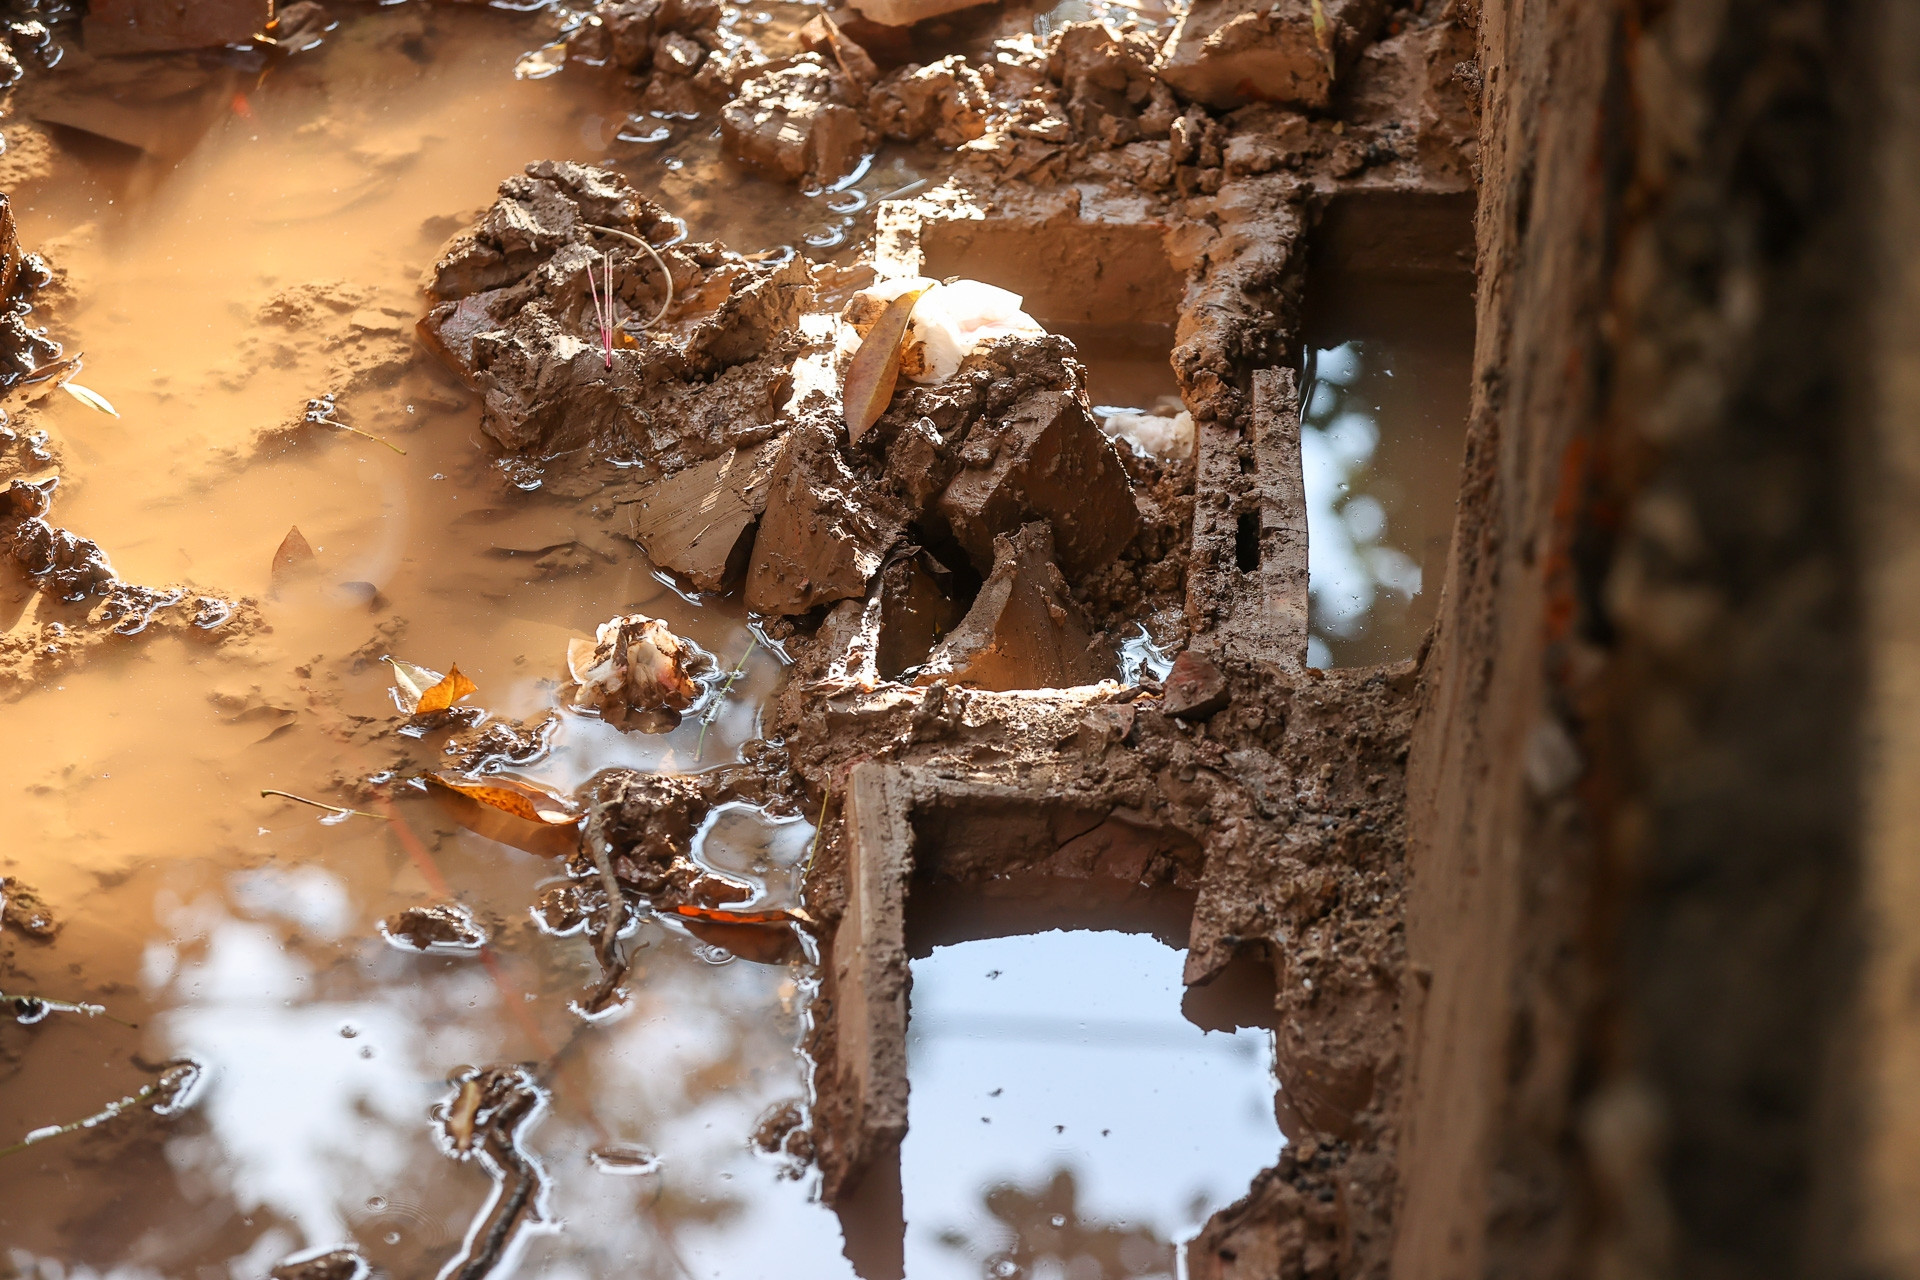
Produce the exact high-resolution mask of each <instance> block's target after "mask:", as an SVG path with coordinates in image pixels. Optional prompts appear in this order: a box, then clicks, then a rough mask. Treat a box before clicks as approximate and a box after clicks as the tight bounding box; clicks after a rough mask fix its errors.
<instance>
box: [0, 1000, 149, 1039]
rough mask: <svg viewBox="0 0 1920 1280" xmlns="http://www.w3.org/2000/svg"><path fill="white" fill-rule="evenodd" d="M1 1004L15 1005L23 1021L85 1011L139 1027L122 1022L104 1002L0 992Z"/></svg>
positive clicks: (95, 1016)
mask: <svg viewBox="0 0 1920 1280" xmlns="http://www.w3.org/2000/svg"><path fill="white" fill-rule="evenodd" d="M0 1004H10V1005H12V1006H13V1011H14V1016H15V1017H17V1018H19V1019H20V1020H21V1021H23V1022H38V1021H40V1019H41V1018H44V1017H45V1016H46V1015H47V1014H49V1013H83V1014H85V1015H86V1016H87V1017H89V1018H105V1019H106V1020H107V1021H108V1022H112V1023H117V1024H118V1025H120V1026H123V1027H126V1028H127V1029H128V1030H136V1029H137V1028H135V1027H134V1025H133V1024H132V1023H131V1022H121V1021H120V1019H118V1018H116V1017H114V1016H113V1015H112V1014H110V1013H108V1012H107V1007H106V1006H105V1005H102V1004H81V1003H75V1002H73V1001H70V1000H49V999H47V998H46V997H45V996H10V995H7V994H6V993H5V992H0Z"/></svg>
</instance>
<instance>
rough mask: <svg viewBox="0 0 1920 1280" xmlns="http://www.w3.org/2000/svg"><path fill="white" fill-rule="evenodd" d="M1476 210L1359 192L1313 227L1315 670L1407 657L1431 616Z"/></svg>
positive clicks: (1469, 360) (1310, 385)
mask: <svg viewBox="0 0 1920 1280" xmlns="http://www.w3.org/2000/svg"><path fill="white" fill-rule="evenodd" d="M1472 218H1473V206H1472V203H1471V201H1470V199H1468V198H1466V197H1453V196H1414V195H1380V196H1352V197H1348V198H1346V199H1344V200H1341V201H1337V202H1335V203H1334V204H1333V205H1332V206H1330V207H1329V208H1328V210H1327V212H1326V214H1325V215H1324V216H1323V218H1322V220H1321V223H1320V225H1319V227H1318V228H1317V230H1316V237H1315V249H1314V252H1313V255H1312V257H1311V258H1310V260H1309V265H1308V282H1307V294H1306V314H1305V325H1304V332H1305V338H1304V341H1303V343H1302V346H1303V350H1302V353H1301V371H1302V377H1301V386H1302V388H1303V394H1302V397H1301V422H1300V456H1301V464H1302V470H1303V471H1304V474H1305V481H1306V496H1307V521H1308V546H1309V566H1308V572H1309V576H1310V579H1311V591H1312V599H1311V607H1310V609H1309V627H1310V631H1311V635H1310V638H1309V640H1308V664H1309V665H1310V666H1316V667H1345V666H1364V665H1367V664H1370V663H1376V662H1391V661H1395V660H1398V659H1400V658H1405V657H1408V656H1410V655H1412V654H1413V653H1414V652H1415V651H1416V650H1417V649H1418V648H1419V645H1420V639H1421V637H1422V636H1423V635H1424V634H1425V633H1426V630H1427V628H1428V627H1429V626H1430V625H1431V624H1432V621H1433V616H1434V609H1435V608H1436V605H1437V602H1438V599H1439V591H1440V586H1441V581H1442V579H1443V577H1444V576H1445V573H1446V563H1447V548H1448V544H1449V542H1450V541H1451V538H1452V535H1453V516H1454V502H1455V498H1456V497H1457V495H1458V492H1459V485H1460V476H1459V472H1460V462H1461V457H1462V453H1463V451H1464V447H1465V440H1466V421H1467V401H1468V395H1469V391H1470V388H1471V380H1472V369H1473V333H1474V301H1473V299H1474V277H1473V272H1472V243H1473V241H1472V229H1473V228H1472ZM1243 563H1244V562H1243Z"/></svg>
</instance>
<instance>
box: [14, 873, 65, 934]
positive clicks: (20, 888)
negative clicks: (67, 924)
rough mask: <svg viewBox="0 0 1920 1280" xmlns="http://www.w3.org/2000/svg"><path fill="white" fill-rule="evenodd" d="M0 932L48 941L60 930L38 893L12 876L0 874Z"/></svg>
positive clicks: (57, 922)
mask: <svg viewBox="0 0 1920 1280" xmlns="http://www.w3.org/2000/svg"><path fill="white" fill-rule="evenodd" d="M0 931H4V932H13V933H20V934H24V935H26V936H27V937H29V938H31V939H33V940H34V941H35V942H51V941H53V938H54V935H55V934H57V933H59V932H60V922H59V921H58V920H56V919H54V916H53V912H52V911H51V910H49V909H48V907H47V904H46V903H44V902H42V901H41V900H40V895H39V894H37V893H35V892H34V891H33V890H32V889H30V888H28V887H27V886H26V885H24V884H22V883H21V882H20V881H19V880H17V879H15V878H14V877H12V876H0Z"/></svg>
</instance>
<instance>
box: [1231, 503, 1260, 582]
mask: <svg viewBox="0 0 1920 1280" xmlns="http://www.w3.org/2000/svg"><path fill="white" fill-rule="evenodd" d="M1233 562H1234V563H1235V564H1236V565H1238V566H1239V567H1240V572H1242V573H1252V572H1254V571H1255V570H1256V569H1258V568H1259V567H1260V513H1259V512H1258V511H1243V512H1241V513H1240V523H1239V526H1238V527H1237V528H1236V529H1235V530H1234V534H1233Z"/></svg>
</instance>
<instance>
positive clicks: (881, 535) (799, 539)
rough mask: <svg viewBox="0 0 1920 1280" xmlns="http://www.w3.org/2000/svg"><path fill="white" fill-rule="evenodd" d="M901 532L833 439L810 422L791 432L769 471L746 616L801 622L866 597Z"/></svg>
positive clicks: (749, 574) (750, 568)
mask: <svg viewBox="0 0 1920 1280" xmlns="http://www.w3.org/2000/svg"><path fill="white" fill-rule="evenodd" d="M899 527H900V521H899V520H898V519H897V518H896V517H895V516H893V515H892V514H891V513H889V512H886V511H884V510H882V509H881V508H880V507H878V506H877V505H875V503H874V501H873V500H872V495H869V494H865V493H864V492H863V486H861V484H860V483H859V482H858V481H857V480H856V479H855V478H854V475H853V472H852V471H851V470H849V469H848V467H847V464H846V461H845V459H843V458H842V457H841V456H840V447H839V444H838V442H837V441H836V440H835V439H834V435H833V433H832V432H831V431H829V430H828V429H827V428H825V427H824V426H822V425H820V424H819V423H814V422H806V423H802V424H800V425H798V426H796V427H795V428H794V429H793V431H792V432H791V434H789V435H788V437H787V445H786V448H785V449H784V450H782V451H781V454H780V461H779V463H778V465H776V466H775V467H774V471H773V480H772V484H771V486H770V488H769V490H768V494H767V506H766V510H765V512H764V513H762V515H761V517H760V532H759V533H758V535H757V536H756V537H755V538H754V542H753V558H752V560H751V562H750V563H749V564H748V567H747V585H746V604H747V608H749V609H751V610H753V611H754V612H755V613H779V614H798V613H805V612H807V611H808V610H809V609H812V608H814V607H816V606H818V605H823V604H831V603H833V602H834V601H835V600H846V599H850V598H852V597H854V596H860V595H865V594H866V590H867V583H868V582H869V581H871V580H872V578H873V575H874V573H875V572H876V571H877V570H878V569H879V568H880V562H881V558H882V557H883V556H884V555H885V554H886V550H887V547H888V546H889V545H890V544H891V543H892V542H893V540H894V537H895V536H896V535H897V533H898V531H899Z"/></svg>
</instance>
